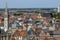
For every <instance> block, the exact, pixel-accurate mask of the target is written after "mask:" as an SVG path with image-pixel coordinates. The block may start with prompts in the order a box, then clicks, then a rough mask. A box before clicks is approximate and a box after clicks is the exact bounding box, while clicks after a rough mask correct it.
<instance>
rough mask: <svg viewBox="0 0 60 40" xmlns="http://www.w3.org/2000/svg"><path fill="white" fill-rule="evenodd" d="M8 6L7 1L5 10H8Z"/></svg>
mask: <svg viewBox="0 0 60 40" xmlns="http://www.w3.org/2000/svg"><path fill="white" fill-rule="evenodd" d="M7 9H8V6H7V2H6V4H5V11H6V12H7Z"/></svg>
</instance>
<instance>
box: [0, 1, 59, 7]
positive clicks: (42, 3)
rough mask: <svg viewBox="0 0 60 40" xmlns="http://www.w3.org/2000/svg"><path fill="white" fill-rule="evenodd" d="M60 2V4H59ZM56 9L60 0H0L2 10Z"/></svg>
mask: <svg viewBox="0 0 60 40" xmlns="http://www.w3.org/2000/svg"><path fill="white" fill-rule="evenodd" d="M58 1H59V2H58ZM6 2H7V4H8V8H55V7H58V4H60V0H0V8H5V4H6Z"/></svg>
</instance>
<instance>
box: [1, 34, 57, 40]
mask: <svg viewBox="0 0 60 40" xmlns="http://www.w3.org/2000/svg"><path fill="white" fill-rule="evenodd" d="M27 36H28V37H27ZM27 36H25V37H21V36H17V37H13V36H12V35H11V34H7V35H0V40H44V38H45V36H38V37H36V36H35V35H34V36H31V38H30V36H29V35H27ZM54 38H55V39H54ZM57 38H58V37H50V36H48V40H53V39H54V40H57Z"/></svg>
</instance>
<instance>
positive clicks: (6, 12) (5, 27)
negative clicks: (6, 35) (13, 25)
mask: <svg viewBox="0 0 60 40" xmlns="http://www.w3.org/2000/svg"><path fill="white" fill-rule="evenodd" d="M7 30H8V8H7V3H6V8H5V13H4V31H5V32H6V31H7Z"/></svg>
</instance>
